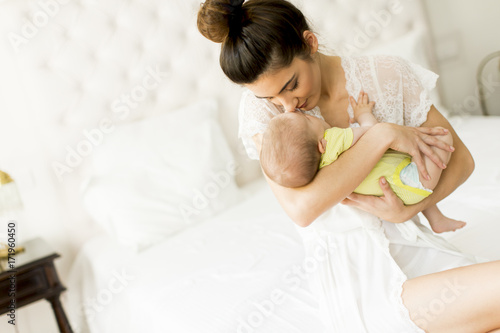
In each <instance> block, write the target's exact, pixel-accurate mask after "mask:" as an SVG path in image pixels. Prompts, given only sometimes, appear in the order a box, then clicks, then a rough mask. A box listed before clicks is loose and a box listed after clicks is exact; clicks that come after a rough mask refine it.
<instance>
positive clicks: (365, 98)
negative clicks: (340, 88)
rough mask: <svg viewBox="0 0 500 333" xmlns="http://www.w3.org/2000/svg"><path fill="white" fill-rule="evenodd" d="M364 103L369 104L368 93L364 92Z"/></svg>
mask: <svg viewBox="0 0 500 333" xmlns="http://www.w3.org/2000/svg"><path fill="white" fill-rule="evenodd" d="M363 104H368V94H365V93H364V92H363Z"/></svg>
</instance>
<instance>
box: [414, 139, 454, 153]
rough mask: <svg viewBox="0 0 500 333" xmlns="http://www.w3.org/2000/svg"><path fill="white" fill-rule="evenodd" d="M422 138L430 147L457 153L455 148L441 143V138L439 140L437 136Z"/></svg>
mask: <svg viewBox="0 0 500 333" xmlns="http://www.w3.org/2000/svg"><path fill="white" fill-rule="evenodd" d="M421 138H422V140H423V141H424V142H425V143H426V144H427V145H429V146H434V147H437V148H440V149H442V150H446V151H450V152H453V151H455V147H453V146H450V145H448V144H446V143H445V142H443V141H441V140H440V139H439V138H437V137H435V136H432V135H423V136H421Z"/></svg>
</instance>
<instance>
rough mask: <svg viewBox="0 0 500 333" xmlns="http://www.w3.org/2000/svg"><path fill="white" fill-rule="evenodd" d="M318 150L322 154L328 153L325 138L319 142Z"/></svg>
mask: <svg viewBox="0 0 500 333" xmlns="http://www.w3.org/2000/svg"><path fill="white" fill-rule="evenodd" d="M318 149H319V152H320V153H321V154H324V153H325V151H326V140H325V138H321V140H319V141H318Z"/></svg>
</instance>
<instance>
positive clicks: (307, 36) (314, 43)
mask: <svg viewBox="0 0 500 333" xmlns="http://www.w3.org/2000/svg"><path fill="white" fill-rule="evenodd" d="M303 36H304V40H305V41H306V43H307V44H308V45H309V47H310V48H311V55H313V54H314V53H316V52H317V51H318V47H319V45H318V37H316V35H315V34H314V32H312V31H310V30H306V31H304V34H303Z"/></svg>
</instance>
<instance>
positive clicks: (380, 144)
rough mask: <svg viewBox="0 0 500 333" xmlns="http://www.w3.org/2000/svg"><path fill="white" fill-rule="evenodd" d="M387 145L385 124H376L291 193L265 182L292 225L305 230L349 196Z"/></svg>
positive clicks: (389, 142) (290, 189)
mask: <svg viewBox="0 0 500 333" xmlns="http://www.w3.org/2000/svg"><path fill="white" fill-rule="evenodd" d="M391 142H392V138H391V136H390V135H389V134H388V127H387V124H376V125H375V126H373V127H372V128H370V130H368V131H367V132H366V133H365V134H364V135H363V136H362V137H361V138H360V139H359V141H358V142H357V143H356V144H355V145H354V146H353V147H351V148H350V149H349V150H347V151H346V152H344V153H343V154H341V155H340V157H339V158H338V159H337V160H336V161H335V162H334V163H332V164H330V165H328V166H326V167H324V168H322V169H321V170H319V171H318V173H317V175H316V177H314V179H313V181H312V182H311V183H309V184H308V185H306V186H303V187H300V188H293V189H292V188H286V187H282V186H280V185H277V184H276V183H274V182H273V181H271V180H269V179H267V180H268V183H269V185H270V186H271V189H272V191H273V192H274V195H275V196H276V198H277V199H278V202H279V203H280V204H281V206H282V207H283V209H284V210H285V212H286V213H287V214H288V215H289V216H290V218H291V219H292V220H293V221H294V222H295V223H296V224H298V225H299V226H303V227H305V226H308V225H309V224H311V223H312V222H313V221H314V220H315V219H316V218H317V217H319V216H320V215H321V214H322V213H323V212H325V211H326V210H327V209H329V208H331V207H333V206H334V205H336V204H338V203H339V202H340V201H342V200H343V199H344V198H345V197H347V196H348V195H349V194H351V193H352V191H354V189H355V188H356V187H357V186H358V185H359V184H360V183H361V182H362V181H363V179H365V178H366V176H367V175H368V174H369V173H370V171H371V170H372V169H373V167H374V166H375V164H376V163H377V162H378V161H379V160H380V158H381V157H382V155H383V154H384V153H385V152H386V150H387V149H389V148H390V145H391ZM266 178H267V177H266Z"/></svg>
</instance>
